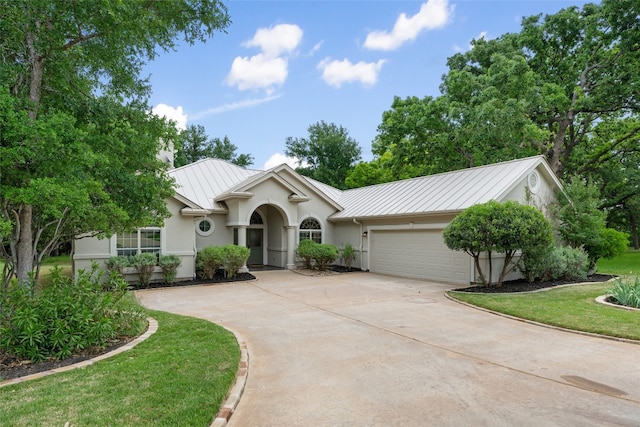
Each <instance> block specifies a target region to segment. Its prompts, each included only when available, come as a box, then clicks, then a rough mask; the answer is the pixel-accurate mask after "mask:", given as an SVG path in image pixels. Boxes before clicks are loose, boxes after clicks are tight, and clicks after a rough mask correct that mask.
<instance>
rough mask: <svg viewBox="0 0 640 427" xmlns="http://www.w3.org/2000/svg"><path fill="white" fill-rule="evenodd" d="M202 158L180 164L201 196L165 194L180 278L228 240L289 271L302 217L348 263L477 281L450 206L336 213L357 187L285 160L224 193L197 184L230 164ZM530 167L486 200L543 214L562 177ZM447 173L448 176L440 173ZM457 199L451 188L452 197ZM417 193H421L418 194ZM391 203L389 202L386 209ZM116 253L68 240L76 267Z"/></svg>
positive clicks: (166, 234)
mask: <svg viewBox="0 0 640 427" xmlns="http://www.w3.org/2000/svg"><path fill="white" fill-rule="evenodd" d="M534 160H535V159H534ZM529 163H531V160H530V161H529ZM529 163H527V165H528V164H529ZM207 165H208V166H210V167H211V169H210V171H209V172H208V173H209V175H207V174H202V173H200V175H198V174H197V173H198V172H197V170H195V169H194V170H193V172H192V170H191V169H184V170H180V171H179V172H180V173H182V174H183V176H184V175H186V174H188V173H193V174H194V176H191V175H188V177H189V179H190V182H195V183H196V184H197V185H201V187H202V188H199V189H198V191H199V193H196V192H192V193H189V192H188V191H187V190H188V189H185V187H184V184H182V182H184V180H183V181H180V179H179V178H180V177H181V176H180V175H177V178H178V183H179V184H180V185H182V187H181V190H179V191H178V192H177V193H176V196H175V197H172V198H170V199H169V200H167V206H168V208H169V211H170V213H171V216H170V217H169V218H167V219H166V221H165V223H164V225H163V227H161V228H160V250H159V252H160V253H161V254H175V255H178V256H179V257H180V259H181V261H182V263H181V265H180V267H179V269H178V275H177V279H178V280H186V279H192V278H193V277H194V275H195V272H196V266H195V260H196V255H197V252H198V251H199V250H202V249H203V248H205V247H207V246H222V245H227V244H232V243H234V244H238V245H242V246H247V247H249V248H250V249H251V256H250V260H249V262H248V264H250V265H270V266H275V267H281V268H289V269H294V268H296V265H297V262H298V260H297V259H296V256H295V251H296V248H297V246H298V243H299V241H300V233H301V230H300V225H301V224H303V223H304V222H305V220H307V219H309V218H311V219H314V220H315V221H317V223H318V224H319V230H317V231H318V236H321V238H320V240H321V242H322V243H330V244H333V245H335V246H337V247H338V249H342V248H344V245H346V244H351V245H352V246H353V248H354V249H355V250H356V253H357V257H356V260H355V261H354V263H353V266H354V267H358V268H361V269H363V270H371V271H376V272H382V273H385V274H397V275H405V276H409V277H422V278H425V279H433V280H441V281H449V282H454V283H468V282H472V281H474V280H475V278H476V277H475V276H476V274H475V271H474V267H473V263H472V260H471V258H470V257H468V256H467V255H466V254H463V253H453V252H452V251H450V250H449V249H448V248H446V246H444V243H443V239H442V230H443V229H444V228H445V227H446V226H447V224H449V222H450V221H451V220H452V219H453V218H454V217H455V215H457V214H458V213H459V212H460V211H461V210H462V209H461V208H459V209H454V210H451V211H446V210H445V211H426V210H422V211H421V210H420V209H416V210H414V211H411V213H410V214H407V213H403V214H393V213H392V212H391V211H389V212H387V213H384V214H379V215H378V214H376V215H367V211H366V210H365V211H363V210H362V209H361V210H360V211H359V212H362V213H363V214H362V215H357V216H355V215H354V216H352V217H344V216H341V213H342V212H343V211H344V209H347V210H348V209H353V207H352V206H346V207H345V205H344V204H348V203H353V202H350V201H349V197H347V196H351V195H352V194H354V193H349V192H340V191H339V190H336V189H331V188H328V187H326V186H324V185H322V184H320V183H317V182H313V181H309V180H308V179H306V178H304V177H302V176H300V175H298V174H297V173H296V172H295V171H293V170H292V169H291V168H289V167H286V166H285V165H283V166H281V167H279V168H275V169H273V170H270V171H265V172H255V173H253V174H249V173H246V175H248V176H242V177H240V178H238V179H237V183H236V184H234V181H231V182H230V183H227V184H225V185H226V186H225V187H224V188H223V189H222V190H220V189H219V188H218V187H216V188H214V189H208V187H206V186H205V185H204V184H206V183H207V182H208V181H207V180H210V179H213V178H216V177H215V176H213V178H212V177H211V174H215V173H222V172H224V171H220V168H219V167H220V166H222V167H224V168H227V169H226V173H227V174H229V173H235V172H237V170H236V169H230V168H231V166H230V165H228V164H221V163H215V164H207ZM533 165H534V166H532V168H533V169H531V170H526V169H524V170H523V172H522V173H520V174H518V175H517V179H515V178H512V181H510V182H508V183H505V182H501V181H500V179H499V178H498V179H495V178H494V180H493V181H492V182H493V184H491V185H494V186H495V185H500V186H501V187H500V190H499V191H500V193H499V195H497V196H492V197H491V198H492V199H495V200H498V201H500V202H503V201H507V200H514V201H517V202H520V203H527V204H533V205H535V206H537V207H538V208H540V209H541V210H542V211H543V212H547V210H548V206H549V204H550V203H551V202H553V201H554V200H555V194H556V192H557V191H558V190H559V183H558V182H557V180H556V179H555V178H554V177H553V176H552V173H551V172H550V169H549V168H548V165H546V163H545V162H544V161H542V160H539V161H536V162H534V163H533ZM212 166H215V167H212ZM233 167H234V168H237V167H235V166H233ZM505 167H506V166H505ZM211 171H213V172H211ZM241 172H242V171H241ZM485 172H486V171H485ZM446 177H447V175H446V174H445V175H443V176H440V177H439V179H440V180H442V179H443V178H446ZM445 182H446V181H445ZM196 184H192V185H196ZM401 184H402V183H401ZM419 184H420V185H423V186H424V187H425V188H424V191H425V193H422V192H421V190H420V189H419V188H418V190H416V189H415V188H414V189H413V190H412V191H413V193H411V195H407V196H406V197H407V198H408V199H410V198H414V199H416V200H417V201H416V203H418V202H421V203H430V202H431V201H430V199H429V197H436V196H430V195H429V193H428V192H429V187H428V186H429V182H428V181H425V182H424V183H422V181H420V182H419ZM409 185H414V184H413V183H412V182H407V183H406V184H402V185H400V186H399V188H400V190H397V191H396V190H393V191H394V193H393V195H394V196H398V195H399V196H402V193H401V192H402V188H404V187H405V186H407V187H408V186H409ZM474 185H476V186H478V188H479V189H480V190H482V191H484V192H486V193H487V194H491V191H492V189H491V188H483V187H482V186H481V185H478V184H477V183H474ZM414 186H415V185H414ZM380 188H381V190H380V194H379V195H377V194H376V193H375V190H376V187H375V186H374V187H372V188H368V189H363V190H362V191H363V192H364V191H368V193H367V194H371V195H370V196H369V195H367V197H364V198H362V197H361V199H360V201H359V202H358V203H360V204H368V205H370V206H371V208H370V209H371V210H372V211H374V210H375V209H376V206H377V205H378V204H379V203H382V202H384V201H386V200H388V199H389V197H390V195H389V193H388V194H385V193H384V191H389V190H388V189H387V190H385V189H384V188H383V187H382V186H380ZM372 189H373V190H372ZM480 190H476V189H471V190H469V189H465V188H462V189H458V193H460V194H467V193H470V194H475V193H477V192H478V191H480ZM349 191H351V192H354V191H359V190H349ZM398 191H400V194H398ZM416 191H417V192H416ZM496 191H497V190H496ZM207 192H211V193H216V192H217V193H219V194H211V195H210V196H209V197H208V198H207V197H205V196H202V197H201V198H200V199H198V200H199V201H198V202H194V201H193V200H194V199H196V198H197V196H199V195H202V194H203V193H207ZM452 192H453V191H452ZM440 193H443V192H442V191H439V195H438V197H446V194H444V196H443V195H442V194H440ZM453 193H454V192H453ZM407 194H409V193H407ZM343 195H344V196H343ZM356 196H357V194H356ZM454 196H455V194H453V195H452V197H454ZM487 197H489V196H487ZM420 198H423V199H424V200H419V199H420ZM202 200H204V202H203V201H202ZM207 200H210V201H209V202H208V203H209V204H208V205H207V203H205V202H206V201H207ZM398 200H401V202H400V203H404V202H406V203H407V204H411V203H412V200H406V201H404V202H403V201H402V197H400V198H398ZM443 200H445V201H446V199H443ZM478 200H480V199H478ZM341 203H342V204H341ZM443 203H444V202H443ZM356 208H357V206H356ZM392 208H393V206H391V207H389V208H388V209H392ZM356 210H357V209H356ZM390 212H391V213H390ZM116 255H118V247H117V238H116V236H112V237H110V238H104V239H97V238H80V239H77V240H76V241H75V245H74V256H73V260H74V269H75V270H76V271H77V270H78V269H87V268H89V267H90V265H91V262H98V263H99V264H104V262H105V261H106V260H108V259H109V258H110V257H112V256H116ZM499 258H500V256H499V255H498V254H494V260H495V259H499ZM158 271H159V269H158ZM496 271H499V268H497V266H496V265H494V272H496ZM496 274H497V273H496ZM155 278H156V279H161V276H160V275H159V274H158V275H156V277H155Z"/></svg>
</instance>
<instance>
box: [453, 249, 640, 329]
mask: <svg viewBox="0 0 640 427" xmlns="http://www.w3.org/2000/svg"><path fill="white" fill-rule="evenodd" d="M603 261H605V262H599V263H598V272H600V273H607V274H618V275H629V274H630V272H633V275H635V274H638V273H640V268H639V266H640V252H638V251H629V252H627V253H626V254H624V255H622V256H620V257H617V258H614V259H613V260H603ZM611 286H612V284H611V283H596V284H585V285H576V286H568V287H561V288H556V289H551V290H548V291H543V292H531V293H505V294H473V293H467V292H450V295H451V296H452V297H453V298H456V299H458V300H460V301H464V302H467V303H469V304H472V305H476V306H478V307H483V308H486V309H489V310H493V311H497V312H499V313H504V314H508V315H511V316H515V317H519V318H522V319H528V320H533V321H536V322H540V323H545V324H548V325H553V326H559V327H562V328H566V329H573V330H576V331H584V332H591V333H596V334H602V335H608V336H612V337H619V338H627V339H632V340H640V312H637V311H629V310H625V309H621V308H615V307H608V306H605V305H602V304H598V303H596V302H595V298H596V297H598V296H600V295H604V294H607V293H608V290H609V288H610V287H611Z"/></svg>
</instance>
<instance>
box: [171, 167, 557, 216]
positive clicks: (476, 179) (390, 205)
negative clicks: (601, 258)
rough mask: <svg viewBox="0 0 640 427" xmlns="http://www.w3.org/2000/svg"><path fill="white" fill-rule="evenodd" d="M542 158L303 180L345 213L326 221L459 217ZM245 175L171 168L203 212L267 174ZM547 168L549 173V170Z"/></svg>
mask: <svg viewBox="0 0 640 427" xmlns="http://www.w3.org/2000/svg"><path fill="white" fill-rule="evenodd" d="M541 163H542V164H545V165H546V163H545V160H544V157H543V156H536V157H528V158H525V159H519V160H511V161H508V162H503V163H497V164H493V165H487V166H480V167H476V168H471V169H463V170H458V171H453V172H447V173H442V174H437V175H429V176H423V177H419V178H412V179H406V180H403V181H395V182H389V183H385V184H378V185H373V186H369V187H363V188H356V189H352V190H347V191H342V190H339V189H337V188H334V187H331V186H329V185H326V184H323V183H321V182H318V181H315V180H313V179H311V178H307V177H303V176H301V179H302V180H303V181H304V180H306V182H307V183H308V184H309V185H310V186H311V187H312V188H315V189H316V190H317V191H319V192H320V193H323V194H324V195H325V196H326V197H327V198H328V199H330V200H333V201H334V202H335V204H336V206H341V207H342V208H343V209H342V210H339V211H338V212H336V213H334V214H333V215H331V216H330V218H329V219H333V220H339V219H351V218H367V217H385V216H402V215H416V214H417V215H421V214H433V213H446V212H459V211H462V210H464V209H466V208H468V207H469V206H472V205H474V204H477V203H484V202H487V201H489V200H500V199H501V198H502V197H504V196H505V195H506V193H507V192H508V191H510V190H511V189H512V188H513V187H514V186H515V185H516V184H517V183H518V182H520V181H521V179H523V178H524V177H525V176H526V175H527V174H528V173H529V172H531V171H532V170H534V169H535V168H537V167H538V166H539V165H540V164H541ZM276 169H277V167H276V168H272V169H270V170H268V171H257V170H248V169H244V168H241V167H239V166H237V165H234V164H231V163H229V162H226V161H224V160H219V159H205V160H200V161H198V162H195V163H192V164H190V165H186V166H183V167H181V168H178V169H174V170H172V171H170V172H169V175H170V176H171V177H173V178H174V179H175V180H176V184H177V189H176V191H177V193H178V194H180V195H181V196H183V197H184V198H186V199H188V200H191V201H193V202H194V203H197V204H198V206H199V207H201V208H204V209H216V207H217V206H218V205H217V203H216V202H215V201H214V200H215V198H216V197H219V196H220V195H221V194H223V193H225V192H228V191H230V190H232V189H233V188H241V187H242V186H244V185H246V184H248V183H250V182H252V181H255V180H256V179H260V176H261V175H265V174H268V173H269V172H271V171H274V172H275V173H278V172H277V170H276ZM546 169H547V170H548V172H549V173H550V175H553V174H552V173H551V172H550V169H549V167H548V165H547V166H546Z"/></svg>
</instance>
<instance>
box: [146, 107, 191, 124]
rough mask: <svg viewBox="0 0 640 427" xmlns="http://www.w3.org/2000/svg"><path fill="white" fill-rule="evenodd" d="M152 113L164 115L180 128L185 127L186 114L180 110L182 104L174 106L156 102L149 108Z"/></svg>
mask: <svg viewBox="0 0 640 427" xmlns="http://www.w3.org/2000/svg"><path fill="white" fill-rule="evenodd" d="M151 112H152V113H153V114H155V115H156V116H160V117H166V118H167V119H169V120H173V121H174V122H175V123H176V127H177V128H178V129H180V130H184V129H186V128H187V114H186V113H185V112H184V111H183V110H182V106H181V105H179V106H178V107H176V108H174V107H172V106H170V105H167V104H158V105H156V106H155V107H153V109H152V110H151Z"/></svg>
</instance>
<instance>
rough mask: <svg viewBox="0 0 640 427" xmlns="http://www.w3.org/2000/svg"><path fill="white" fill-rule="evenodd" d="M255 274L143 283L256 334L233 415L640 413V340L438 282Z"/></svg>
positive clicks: (182, 310)
mask: <svg viewBox="0 0 640 427" xmlns="http://www.w3.org/2000/svg"><path fill="white" fill-rule="evenodd" d="M255 275H256V276H257V278H258V280H255V281H252V282H243V283H233V284H228V285H214V286H203V287H189V288H174V289H166V290H149V291H143V292H140V293H139V294H138V295H139V298H140V300H141V301H142V303H143V304H144V305H145V306H147V307H150V308H153V309H158V310H165V311H169V312H173V313H179V314H185V315H190V316H194V317H200V318H203V319H207V320H210V321H212V322H215V323H218V324H220V325H222V326H224V327H226V328H228V329H230V330H232V331H234V332H236V333H237V334H239V335H240V336H241V337H242V338H243V339H244V340H245V341H246V343H247V348H248V351H249V358H250V363H249V376H248V380H247V384H246V388H245V392H244V395H243V396H242V399H241V400H240V403H239V405H238V407H237V409H236V412H235V413H234V415H233V416H232V417H231V420H230V422H229V426H536V427H539V426H640V346H639V345H636V344H629V343H623V342H616V341H611V340H606V339H602V338H595V337H589V336H584V335H578V334H573V333H567V332H563V331H557V330H554V329H549V328H544V327H540V326H536V325H531V324H528V323H524V322H520V321H517V320H512V319H507V318H503V317H500V316H496V315H494V314H491V313H486V312H483V311H480V310H476V309H473V308H469V307H466V306H463V305H460V304H458V303H455V302H452V301H449V300H447V299H446V298H445V297H444V291H445V290H447V289H450V288H452V287H451V286H448V285H442V284H437V283H432V282H425V281H416V280H405V279H398V278H392V277H386V276H380V275H375V274H371V273H352V274H342V275H333V276H323V277H308V276H302V275H299V274H297V273H293V272H289V271H265V272H259V273H256V274H255ZM638 325H639V326H638V327H640V315H639V319H638ZM160 328H162V325H160Z"/></svg>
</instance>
